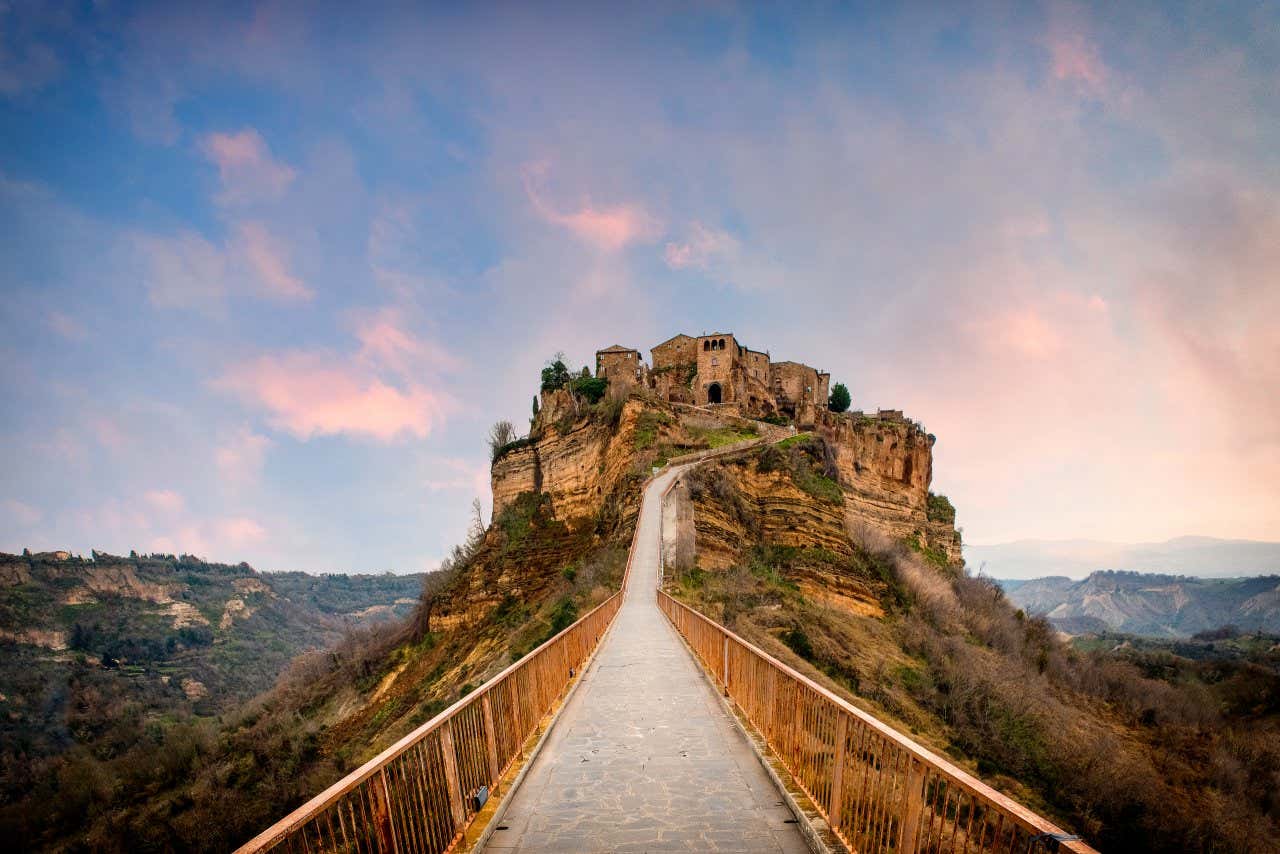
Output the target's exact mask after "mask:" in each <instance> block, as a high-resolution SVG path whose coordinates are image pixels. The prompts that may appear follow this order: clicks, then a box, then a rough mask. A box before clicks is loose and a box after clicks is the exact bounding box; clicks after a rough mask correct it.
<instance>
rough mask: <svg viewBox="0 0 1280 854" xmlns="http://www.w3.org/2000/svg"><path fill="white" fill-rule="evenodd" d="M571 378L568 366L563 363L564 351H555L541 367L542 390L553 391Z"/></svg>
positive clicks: (562, 386)
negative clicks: (544, 365)
mask: <svg viewBox="0 0 1280 854" xmlns="http://www.w3.org/2000/svg"><path fill="white" fill-rule="evenodd" d="M572 379H573V375H572V374H571V373H570V372H569V367H568V366H567V365H566V364H565V363H564V353H556V354H555V356H553V357H552V358H551V361H550V362H547V366H546V367H545V368H543V369H542V390H543V391H555V390H556V389H558V388H564V386H565V385H566V384H567V383H569V381H571V380H572Z"/></svg>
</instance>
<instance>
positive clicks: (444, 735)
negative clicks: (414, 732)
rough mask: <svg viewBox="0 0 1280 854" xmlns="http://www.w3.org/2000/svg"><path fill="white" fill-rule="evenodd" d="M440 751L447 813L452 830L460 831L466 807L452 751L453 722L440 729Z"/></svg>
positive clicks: (464, 820) (456, 762)
mask: <svg viewBox="0 0 1280 854" xmlns="http://www.w3.org/2000/svg"><path fill="white" fill-rule="evenodd" d="M440 749H441V751H442V752H443V753H444V782H445V786H446V788H447V789H448V791H449V811H450V813H452V815H453V829H454V831H455V832H457V831H458V830H461V829H462V828H463V827H464V826H465V825H466V823H467V805H466V804H464V803H463V802H462V783H461V782H459V779H458V756H457V754H456V753H454V749H453V721H452V720H447V721H445V722H444V726H442V727H440Z"/></svg>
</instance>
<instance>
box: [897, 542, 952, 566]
mask: <svg viewBox="0 0 1280 854" xmlns="http://www.w3.org/2000/svg"><path fill="white" fill-rule="evenodd" d="M903 542H904V543H906V544H907V547H908V548H910V549H911V550H912V551H913V552H915V553H916V554H918V555H920V556H921V557H922V558H924V559H925V560H927V561H928V562H929V563H931V564H932V565H933V566H935V567H937V568H938V569H941V570H943V571H949V570H950V568H951V561H949V560H948V559H947V555H946V552H944V551H942V550H941V549H939V548H935V547H934V546H931V545H929V544H928V543H926V542H924V541H923V540H922V539H921V538H920V534H919V533H915V534H912V535H911V536H910V537H907V538H906V539H905V540H903Z"/></svg>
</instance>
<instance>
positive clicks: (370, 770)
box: [236, 590, 622, 852]
mask: <svg viewBox="0 0 1280 854" xmlns="http://www.w3.org/2000/svg"><path fill="white" fill-rule="evenodd" d="M621 595H622V590H618V591H617V592H615V593H613V594H612V595H611V596H609V598H608V599H605V600H604V601H603V602H601V603H600V604H599V605H597V606H596V607H594V608H592V609H591V610H590V611H588V612H587V613H586V614H585V615H583V616H582V617H581V618H580V619H577V620H575V621H574V622H573V624H572V625H570V626H567V627H566V628H564V629H561V630H560V631H559V632H556V634H555V635H554V636H552V637H550V638H548V639H547V640H545V641H543V642H542V643H541V644H539V645H538V646H537V647H535V648H534V649H533V650H532V651H531V652H529V653H528V654H527V655H525V656H523V657H521V658H520V660H519V661H513V662H511V664H509V665H507V667H505V668H504V669H503V670H502V672H500V673H498V674H497V675H496V676H494V677H493V678H491V679H489V680H487V681H486V682H485V683H484V684H482V685H481V686H480V687H479V688H476V689H475V690H474V691H472V692H471V693H469V694H467V696H465V697H461V698H459V699H458V700H456V701H455V702H454V703H453V705H451V706H449V707H448V708H447V709H445V710H444V711H442V712H440V713H439V714H438V715H436V716H435V717H434V718H432V719H431V720H429V721H427V722H426V723H424V724H421V725H419V726H418V727H417V728H416V729H413V730H411V731H410V732H409V733H407V734H405V735H403V736H401V737H400V738H399V739H398V740H397V741H396V742H395V743H393V744H391V745H390V746H389V747H386V748H384V749H383V750H382V751H381V752H380V753H378V754H377V755H376V756H374V757H373V758H372V759H369V760H368V761H367V762H365V763H364V764H363V765H361V766H360V767H359V768H356V769H355V770H354V771H352V772H350V773H349V774H347V776H345V777H343V778H342V779H341V780H338V781H337V782H336V783H334V784H333V785H331V786H329V787H328V788H327V789H325V790H324V791H322V792H320V794H318V795H316V796H314V797H313V798H311V799H310V800H309V801H306V802H305V803H303V804H302V805H301V806H299V807H297V808H296V809H295V810H294V811H293V812H291V813H289V814H288V815H287V816H285V817H284V818H282V819H280V820H279V821H277V822H276V823H275V824H273V825H271V826H270V827H268V828H267V829H266V830H264V831H262V833H259V834H258V835H257V836H255V837H254V838H253V839H251V840H249V841H248V842H246V843H245V844H244V845H242V846H241V847H240V848H238V849H236V850H237V852H247V851H256V850H260V849H261V848H263V847H265V846H267V845H270V844H271V843H272V842H274V841H275V840H276V839H278V838H279V837H281V836H284V835H286V834H288V832H289V831H291V830H293V829H294V828H296V827H298V826H300V825H302V824H305V823H306V822H307V820H309V819H310V817H311V816H312V815H314V814H315V813H318V812H321V811H323V810H324V809H325V808H327V807H329V806H331V805H332V804H333V803H334V802H335V801H337V800H338V799H339V798H340V797H342V796H343V795H345V794H347V793H348V792H350V791H351V790H352V789H354V788H355V787H356V786H358V785H360V784H361V783H363V782H364V781H365V780H368V779H369V778H370V777H372V776H373V775H374V774H376V773H378V771H379V770H381V768H382V767H383V766H385V765H386V764H387V763H388V762H390V761H391V760H392V759H395V758H396V757H397V756H399V755H400V754H402V753H404V752H405V751H406V750H408V749H409V748H410V747H413V746H414V745H415V744H417V743H418V742H420V741H422V739H424V738H426V737H427V736H428V735H430V734H431V733H432V732H434V731H435V730H437V729H439V728H440V727H441V726H443V725H444V723H445V722H446V721H448V720H449V719H451V718H453V717H455V716H456V715H457V714H458V713H459V712H461V711H462V710H463V709H465V708H467V707H468V706H470V705H471V704H472V703H475V702H478V701H479V700H481V699H482V698H483V697H484V695H485V694H488V693H489V692H491V691H492V690H493V689H494V688H495V687H497V686H498V685H500V684H501V683H502V682H503V681H504V680H505V679H507V677H509V676H510V675H511V674H512V673H514V672H515V671H516V670H519V669H520V668H522V667H525V666H526V665H528V664H529V662H531V661H533V660H534V659H535V658H536V657H537V656H539V655H540V654H542V652H543V650H545V649H547V648H548V647H549V646H551V645H552V644H554V643H556V641H558V640H560V638H561V636H562V635H564V634H566V633H568V632H570V631H573V629H574V628H576V627H577V625H578V624H579V623H581V622H583V621H585V620H587V619H589V618H590V617H591V615H593V614H594V613H595V612H596V611H599V610H600V609H601V608H603V607H605V606H606V605H608V604H609V603H610V601H612V600H613V599H614V598H615V597H617V596H621Z"/></svg>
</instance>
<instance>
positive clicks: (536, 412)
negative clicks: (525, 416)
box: [533, 394, 538, 418]
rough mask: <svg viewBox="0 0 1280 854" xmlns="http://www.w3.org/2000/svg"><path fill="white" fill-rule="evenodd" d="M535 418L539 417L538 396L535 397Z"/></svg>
mask: <svg viewBox="0 0 1280 854" xmlns="http://www.w3.org/2000/svg"><path fill="white" fill-rule="evenodd" d="M533 417H534V418H537V417H538V396H537V395H536V394H535V395H534V396H533Z"/></svg>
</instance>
